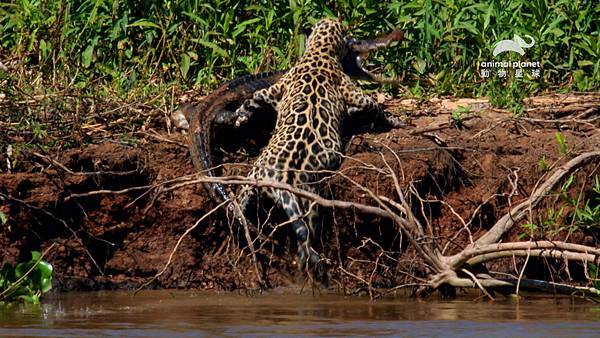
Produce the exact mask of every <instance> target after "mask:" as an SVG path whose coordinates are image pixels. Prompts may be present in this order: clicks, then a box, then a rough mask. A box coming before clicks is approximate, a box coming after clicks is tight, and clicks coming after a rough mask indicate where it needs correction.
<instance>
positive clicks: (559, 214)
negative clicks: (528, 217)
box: [519, 175, 600, 239]
mask: <svg viewBox="0 0 600 338" xmlns="http://www.w3.org/2000/svg"><path fill="white" fill-rule="evenodd" d="M573 183H574V176H573V175H571V176H569V178H568V179H567V180H566V181H565V183H564V184H563V185H562V186H561V188H560V190H559V191H558V192H557V193H556V194H557V196H558V197H559V199H560V202H559V203H557V204H556V206H552V207H549V208H548V209H546V210H545V212H544V213H543V214H541V215H539V216H538V217H537V219H536V222H534V223H529V222H528V223H526V224H523V225H521V228H523V229H524V230H526V231H525V232H523V233H522V234H520V236H519V237H520V239H522V238H524V237H531V238H535V237H540V238H544V237H552V236H555V235H557V234H559V233H562V232H564V231H566V232H567V233H568V234H571V233H573V232H575V231H578V230H585V231H598V230H600V176H598V175H596V176H594V182H593V185H592V189H591V191H590V192H589V194H587V196H586V195H585V194H584V193H583V192H580V193H578V194H576V195H575V196H574V197H572V196H571V194H570V191H571V189H572V186H573Z"/></svg>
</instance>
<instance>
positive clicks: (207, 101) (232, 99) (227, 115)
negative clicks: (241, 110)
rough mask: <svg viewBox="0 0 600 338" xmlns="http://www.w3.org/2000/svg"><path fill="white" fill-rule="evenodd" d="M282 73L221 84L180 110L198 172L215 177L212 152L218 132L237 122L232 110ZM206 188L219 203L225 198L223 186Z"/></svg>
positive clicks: (265, 73) (242, 78)
mask: <svg viewBox="0 0 600 338" xmlns="http://www.w3.org/2000/svg"><path fill="white" fill-rule="evenodd" d="M284 73H285V71H273V72H264V73H258V74H252V75H247V76H243V77H239V78H237V79H234V80H232V81H230V82H226V83H224V84H222V85H221V86H220V87H219V88H217V89H216V90H215V91H213V92H212V93H211V94H209V95H208V96H207V97H205V98H204V99H203V100H202V101H201V102H199V103H198V104H187V105H184V106H183V107H181V110H182V112H183V114H184V116H186V117H187V120H188V122H189V125H190V129H189V149H190V155H191V157H192V161H193V162H194V166H195V167H196V169H197V170H198V171H200V172H203V173H206V175H207V176H210V177H214V176H215V163H214V159H213V156H212V149H213V142H214V137H215V135H216V133H217V132H218V130H219V128H220V127H223V126H231V125H233V124H234V122H235V120H236V118H237V116H236V115H235V110H236V109H237V108H238V107H239V106H240V105H241V104H242V103H243V102H244V101H245V100H246V99H249V98H251V97H252V94H254V92H255V91H257V90H259V89H263V88H267V87H269V86H271V85H272V84H274V83H275V82H277V80H279V78H280V77H281V76H282V75H283V74H284ZM205 188H206V190H207V191H208V193H209V194H210V196H211V197H212V198H213V199H214V200H216V201H218V202H223V201H225V200H226V199H227V198H228V195H227V191H226V190H225V187H224V186H223V185H222V184H218V183H205Z"/></svg>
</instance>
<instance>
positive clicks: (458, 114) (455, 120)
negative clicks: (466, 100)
mask: <svg viewBox="0 0 600 338" xmlns="http://www.w3.org/2000/svg"><path fill="white" fill-rule="evenodd" d="M470 112H471V107H469V106H458V108H456V109H454V110H453V111H452V113H451V114H450V119H451V120H452V124H454V126H456V127H457V128H460V127H462V119H463V117H464V116H465V115H466V114H468V113H470Z"/></svg>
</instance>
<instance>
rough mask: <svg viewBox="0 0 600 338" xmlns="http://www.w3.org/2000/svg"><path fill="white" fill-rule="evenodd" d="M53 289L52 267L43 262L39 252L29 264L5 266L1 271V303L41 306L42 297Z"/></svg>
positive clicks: (34, 252)
mask: <svg viewBox="0 0 600 338" xmlns="http://www.w3.org/2000/svg"><path fill="white" fill-rule="evenodd" d="M51 288H52V265H50V263H48V262H46V261H43V260H42V256H41V254H40V253H39V252H37V251H32V252H31V259H30V260H29V261H28V262H23V263H19V264H17V265H16V266H15V267H13V266H12V265H10V264H5V265H4V266H3V267H2V270H0V301H13V300H21V301H24V302H28V303H33V304H39V302H40V296H41V295H42V294H44V293H46V292H48V291H50V289H51Z"/></svg>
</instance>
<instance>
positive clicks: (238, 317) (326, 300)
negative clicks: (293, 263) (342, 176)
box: [0, 291, 600, 338]
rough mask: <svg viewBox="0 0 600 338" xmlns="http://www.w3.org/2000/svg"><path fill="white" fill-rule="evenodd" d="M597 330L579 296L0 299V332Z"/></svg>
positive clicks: (595, 311) (167, 294)
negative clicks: (5, 302) (16, 302)
mask: <svg viewBox="0 0 600 338" xmlns="http://www.w3.org/2000/svg"><path fill="white" fill-rule="evenodd" d="M311 335H312V336H389V337H397V336H402V337H432V336H437V337H441V336H443V337H450V336H461V337H486V338H488V337H509V336H510V337H599V336H600V306H599V305H596V304H592V303H589V302H585V301H582V300H572V299H570V298H563V297H561V298H553V297H544V298H540V297H527V298H525V299H524V300H521V301H520V302H515V301H496V302H487V301H473V300H471V299H455V300H448V301H445V300H436V299H429V300H415V299H410V298H395V299H383V300H377V301H369V300H368V299H365V298H359V297H343V296H338V295H318V296H314V295H312V294H303V295H299V294H294V293H292V294H290V293H276V292H272V293H268V294H263V295H259V296H254V297H247V296H244V295H238V294H233V293H221V294H218V293H213V292H189V291H187V292H185V291H145V292H142V293H140V294H138V295H137V296H133V295H132V293H130V292H115V291H110V292H94V293H64V294H57V295H54V296H51V297H46V298H44V304H42V305H41V306H24V305H20V306H10V307H0V336H2V337H4V336H25V337H98V336H119V337H121V336H130V337H198V336H255V337H263V336H311Z"/></svg>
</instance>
